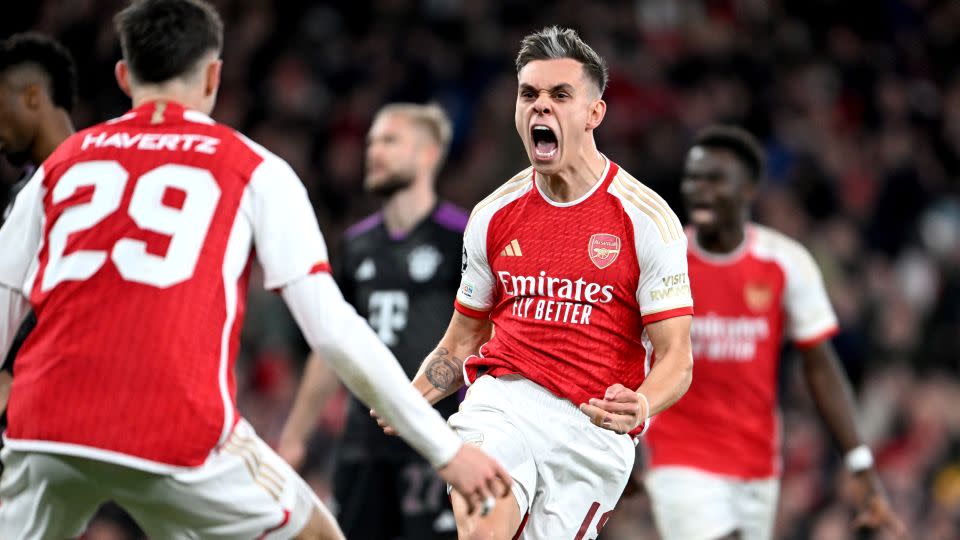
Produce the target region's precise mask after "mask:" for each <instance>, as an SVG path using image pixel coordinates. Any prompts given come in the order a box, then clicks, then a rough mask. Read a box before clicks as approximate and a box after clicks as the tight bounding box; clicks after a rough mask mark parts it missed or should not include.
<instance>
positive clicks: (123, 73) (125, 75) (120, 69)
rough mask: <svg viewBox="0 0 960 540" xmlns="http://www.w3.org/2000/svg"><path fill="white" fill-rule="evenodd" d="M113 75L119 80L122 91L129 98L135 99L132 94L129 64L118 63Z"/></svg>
mask: <svg viewBox="0 0 960 540" xmlns="http://www.w3.org/2000/svg"><path fill="white" fill-rule="evenodd" d="M113 75H114V76H115V77H116V78H117V85H118V86H120V90H123V93H124V94H126V95H127V97H133V95H132V94H131V93H130V68H129V67H127V63H126V62H124V61H123V60H119V61H117V65H116V66H114V68H113Z"/></svg>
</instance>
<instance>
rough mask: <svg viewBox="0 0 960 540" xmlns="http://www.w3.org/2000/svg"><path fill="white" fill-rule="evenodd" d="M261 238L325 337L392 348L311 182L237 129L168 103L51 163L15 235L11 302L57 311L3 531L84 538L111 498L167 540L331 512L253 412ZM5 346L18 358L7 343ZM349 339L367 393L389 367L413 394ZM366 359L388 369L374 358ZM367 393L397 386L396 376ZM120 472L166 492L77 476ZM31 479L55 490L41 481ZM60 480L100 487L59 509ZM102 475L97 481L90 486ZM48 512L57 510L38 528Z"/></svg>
mask: <svg viewBox="0 0 960 540" xmlns="http://www.w3.org/2000/svg"><path fill="white" fill-rule="evenodd" d="M254 245H255V246H256V257H257V259H258V260H259V262H260V264H261V266H262V267H263V269H264V285H265V287H267V288H268V289H282V292H283V295H284V299H285V300H286V301H287V303H288V305H290V307H291V310H292V312H293V313H294V315H295V317H297V320H298V322H300V323H301V326H302V327H303V330H304V333H305V334H306V336H307V338H308V341H309V342H310V343H311V345H312V346H314V347H320V348H322V347H323V346H324V345H325V344H326V343H329V342H334V341H336V338H335V337H332V336H337V335H339V336H341V340H343V339H349V338H352V337H355V338H357V339H355V340H350V341H357V342H361V341H365V340H366V341H370V340H372V341H376V340H375V339H372V337H371V338H370V339H367V337H369V336H372V333H371V332H370V330H369V328H368V327H367V325H366V324H365V322H364V321H363V319H361V318H360V317H359V316H357V315H356V313H355V312H354V311H353V310H352V309H348V308H347V307H346V306H347V305H346V303H345V302H344V301H343V299H342V297H340V295H339V291H338V290H337V289H336V286H335V285H334V284H333V281H332V278H330V276H329V275H328V273H327V271H328V270H329V265H328V264H327V250H326V245H325V243H324V240H323V236H322V235H321V234H320V230H319V228H318V226H317V223H316V218H315V217H314V214H313V209H312V208H311V206H310V203H309V199H308V197H307V195H306V190H305V189H304V187H303V185H302V183H301V182H300V180H299V178H297V176H296V174H295V173H294V172H293V170H292V169H291V168H290V167H289V165H287V164H286V163H285V162H284V161H283V160H281V159H279V158H278V157H276V156H275V155H273V154H271V153H270V152H268V151H267V150H266V149H264V148H262V147H260V146H259V145H257V144H255V143H253V142H252V141H250V140H248V139H246V138H245V137H243V136H242V135H240V134H239V133H237V132H235V131H234V130H232V129H230V128H228V127H226V126H222V125H219V124H216V123H215V122H214V121H213V120H211V119H210V118H209V117H207V116H206V115H203V114H201V113H199V112H197V111H191V110H187V109H184V108H183V107H182V106H180V105H178V104H176V103H173V102H168V101H156V102H150V103H146V104H143V105H141V106H139V107H137V108H136V109H133V110H132V111H130V112H129V113H127V114H126V115H124V116H121V117H119V118H117V119H114V120H111V121H109V122H106V123H104V124H100V125H97V126H94V127H92V128H89V129H87V130H84V131H81V132H80V133H77V134H76V135H74V136H72V137H70V138H69V139H67V140H66V141H65V142H64V143H63V144H62V145H61V146H60V147H59V148H58V149H57V150H56V151H55V152H54V153H53V154H52V155H51V156H50V158H49V159H47V161H46V162H44V164H43V166H42V167H40V168H39V169H38V171H37V173H36V174H35V176H34V177H33V178H32V179H31V180H30V182H29V183H28V185H27V186H26V187H25V188H24V190H23V192H22V193H21V195H20V197H19V198H18V200H17V204H16V205H15V207H14V209H13V212H12V214H11V216H10V219H9V220H8V221H7V223H6V224H5V225H4V227H3V229H0V246H2V249H3V251H4V253H5V255H4V257H3V258H2V260H0V293H2V294H0V299H2V300H3V301H2V302H0V305H5V306H8V307H4V308H3V309H4V310H9V312H10V313H16V312H17V309H18V307H17V301H11V300H10V298H12V296H19V295H22V296H25V297H28V298H29V300H30V303H31V304H32V305H33V309H34V310H35V311H36V313H37V319H38V323H37V327H36V328H35V329H34V331H33V332H32V333H31V334H30V337H29V338H28V339H27V341H26V343H25V344H24V346H23V348H22V349H21V350H20V353H19V356H18V358H17V373H16V376H15V377H14V381H13V388H12V390H11V394H10V401H9V428H8V430H7V432H6V433H5V435H4V438H5V443H6V446H5V448H4V450H3V452H4V454H3V456H2V457H3V459H4V462H5V463H6V464H7V466H8V468H7V471H6V473H5V474H4V476H3V478H2V480H0V498H2V499H3V500H2V504H0V537H3V538H7V537H10V538H13V537H33V535H36V536H37V537H55V538H65V537H73V536H76V535H77V534H79V533H80V532H82V530H83V527H84V525H85V522H86V520H87V519H89V517H90V515H92V513H93V511H95V510H96V508H97V506H99V504H100V503H101V502H103V501H104V500H107V499H114V500H117V502H119V503H120V504H121V506H124V508H126V509H127V510H128V511H130V512H131V514H133V515H134V517H135V518H136V519H137V521H138V522H140V523H141V525H143V526H144V527H145V528H147V529H148V533H150V534H151V536H155V537H164V538H175V537H181V534H184V535H186V536H183V537H196V536H201V537H205V538H207V537H210V538H217V537H224V538H237V537H256V536H258V535H261V534H264V533H269V534H268V536H270V535H273V536H279V537H289V536H292V535H293V534H296V533H297V532H298V531H299V530H300V529H302V527H303V526H304V525H305V523H306V522H307V520H308V519H309V517H310V515H311V512H312V511H313V508H314V506H315V505H316V504H318V503H317V502H316V500H315V497H314V496H313V494H312V491H311V490H310V488H309V487H308V486H307V485H306V484H305V483H304V482H303V481H302V480H301V479H300V478H299V477H298V476H297V475H296V473H295V472H294V471H293V470H292V469H290V468H289V467H288V466H287V465H286V464H285V463H284V462H283V461H282V460H281V459H280V458H279V457H278V456H276V454H275V453H274V452H273V451H272V450H270V448H269V447H268V446H267V445H266V444H264V443H263V442H262V441H261V440H260V439H259V438H258V437H257V436H256V433H254V431H253V429H252V428H251V427H250V426H249V425H248V424H247V423H246V422H245V421H244V420H243V419H241V418H240V416H239V414H238V412H237V409H236V404H235V390H236V385H235V380H234V375H233V362H234V359H235V356H236V352H237V348H238V344H239V332H240V326H241V323H242V321H243V315H244V305H245V294H246V290H247V279H248V276H249V269H250V264H251V262H252V257H253V255H254V251H253V247H254ZM11 320H17V323H18V317H15V316H11V315H8V313H7V311H0V321H2V322H3V323H4V324H3V325H2V326H3V327H8V326H10V325H9V324H8V323H10V322H11ZM15 324H16V323H15ZM324 330H326V331H327V334H324ZM357 332H359V333H360V334H359V335H358V334H357ZM364 332H366V333H367V334H369V336H368V335H367V334H364ZM7 333H8V332H4V335H6V334H7ZM0 346H2V348H3V352H5V349H6V346H7V339H6V338H5V337H4V339H3V340H0ZM347 346H348V345H343V346H342V347H341V348H340V349H337V350H334V351H332V352H331V354H330V356H332V357H333V358H332V359H331V362H333V363H335V367H337V366H338V365H339V366H340V367H341V368H343V367H344V366H347V367H348V368H350V373H348V374H347V375H348V376H347V382H348V385H349V384H350V377H351V376H354V377H357V378H359V379H360V380H363V381H365V380H369V379H374V378H377V377H375V376H374V375H373V372H374V370H375V369H380V370H381V372H382V375H383V376H382V377H379V379H383V383H384V384H386V383H387V382H388V381H387V380H388V379H389V381H390V382H393V381H395V382H396V386H397V387H398V388H404V389H406V388H407V386H408V385H405V384H403V382H404V381H406V380H407V379H406V378H405V377H404V376H403V372H402V370H400V368H399V366H393V365H391V363H390V359H391V358H392V357H391V355H390V354H389V352H388V351H387V350H386V349H385V348H382V349H377V348H376V346H374V348H373V349H371V348H370V346H366V350H361V351H359V352H358V351H349V350H345V348H346V347H347ZM358 346H359V345H358ZM337 352H342V353H344V354H341V355H337V354H336V353H337ZM343 356H347V357H349V358H347V359H346V361H343V362H341V360H343V358H342V357H343ZM362 356H366V357H370V358H371V359H372V358H374V357H375V358H376V362H375V363H376V364H378V366H379V367H374V366H364V365H361V364H362V360H357V358H360V357H362ZM338 362H339V363H338ZM351 362H352V363H351ZM393 364H396V361H395V360H393ZM394 368H395V369H394ZM384 369H386V371H393V373H387V372H386V371H383V370H384ZM341 371H342V370H338V372H341ZM364 371H366V374H365V375H364V374H363V373H362V372H364ZM361 375H363V377H361ZM364 377H365V379H364ZM391 377H392V378H391ZM367 386H373V387H376V388H371V389H370V391H371V392H372V391H374V390H376V391H377V392H381V391H382V393H385V394H387V393H390V390H389V388H380V387H379V386H380V383H379V382H375V383H371V384H368V385H367ZM409 394H410V395H409V398H410V399H409V400H408V401H409V402H410V405H409V407H402V408H404V409H405V410H406V409H409V410H410V411H419V412H418V413H412V414H410V415H407V416H410V418H407V419H405V420H404V421H401V422H400V424H398V425H403V426H404V427H405V429H404V431H406V432H407V433H409V432H410V430H409V429H407V426H409V425H410V424H411V423H417V422H420V423H421V424H422V425H423V426H424V428H423V429H431V430H433V431H435V432H437V435H436V436H433V437H432V440H433V441H434V443H433V444H431V443H424V445H421V446H420V447H419V448H418V449H420V450H424V449H427V450H430V451H428V452H425V453H427V455H428V456H429V457H431V459H432V460H433V461H442V460H444V459H449V457H451V456H452V455H453V454H454V453H455V452H456V450H457V449H458V448H459V445H460V444H461V443H460V441H459V440H458V439H457V437H456V436H455V435H454V434H453V433H452V432H450V431H449V430H447V429H445V428H444V426H443V422H442V419H441V418H440V416H439V415H438V414H436V412H435V411H433V409H432V408H430V407H429V406H428V405H427V404H426V402H425V401H424V400H423V399H422V398H420V396H418V395H416V393H415V392H413V391H412V390H411V391H410V392H409ZM401 399H403V398H401ZM391 405H396V403H393V404H391ZM418 407H419V409H418ZM394 408H395V407H387V406H385V405H384V406H383V407H382V409H386V412H387V413H389V414H391V415H393V413H392V412H391V411H392V409H394ZM419 413H422V414H419ZM418 414H419V416H418ZM430 415H432V416H430ZM434 417H435V418H434ZM391 421H394V420H393V419H391ZM427 426H429V427H427ZM444 432H447V434H444ZM401 433H403V431H401ZM445 435H446V436H447V437H448V438H449V440H448V439H445V438H444V437H445ZM50 456H65V457H63V458H54V457H50ZM67 456H68V457H67ZM70 460H73V461H75V462H76V463H73V462H70V463H67V462H68V461H70ZM105 464H109V465H122V466H123V467H125V468H129V469H125V470H134V471H136V473H131V474H134V475H135V474H141V473H142V474H143V475H146V476H144V478H145V480H144V481H148V480H149V481H150V482H153V483H152V484H150V485H151V486H152V487H150V489H134V488H132V487H131V485H130V484H129V483H127V484H124V485H123V486H122V487H117V486H113V487H117V489H116V490H115V491H111V490H110V489H108V487H109V486H110V482H112V481H113V479H116V480H117V482H127V481H128V480H129V478H128V477H127V476H124V475H123V474H121V473H117V474H116V475H107V477H105V478H102V479H99V480H98V479H97V478H98V474H96V473H94V472H88V474H89V477H84V475H83V474H79V475H74V476H69V475H67V476H68V478H67V479H66V480H65V476H64V474H65V473H64V470H65V469H66V470H67V471H69V470H73V469H76V470H82V471H87V470H88V469H89V470H90V471H94V470H99V469H97V468H98V467H100V468H102V467H103V466H104V465H105ZM31 470H32V471H33V472H30V471H31ZM28 474H29V475H31V476H36V477H37V478H38V480H36V481H34V480H31V482H30V483H28V484H24V483H23V479H25V478H26V477H27V475H28ZM85 474H87V473H85ZM156 475H163V476H162V477H160V478H157V476H156ZM54 477H55V478H57V479H58V482H59V483H58V484H57V486H59V487H58V488H57V489H61V488H62V489H68V488H69V486H68V485H67V484H69V481H70V480H74V481H76V482H77V483H78V485H77V486H76V487H75V488H73V491H76V492H78V493H83V494H84V496H83V497H80V498H77V499H76V500H72V499H71V500H69V501H68V500H66V498H65V499H56V498H55V497H54V498H51V497H53V496H51V495H49V492H51V491H52V490H53V491H56V489H54V488H50V487H49V486H48V487H44V486H45V482H47V481H48V480H49V479H51V478H54ZM18 478H19V480H18ZM45 479H46V480H45ZM91 481H93V483H95V484H97V487H96V488H90V487H89V486H87V487H88V488H89V489H86V490H85V489H83V488H82V485H85V484H84V482H86V483H87V484H89V483H90V482H91ZM25 486H26V490H25ZM68 491H69V489H68ZM150 497H153V499H150ZM163 497H166V499H163ZM68 498H69V497H68ZM38 506H43V507H44V508H45V511H44V512H43V515H44V516H46V517H45V518H43V519H38V520H33V521H30V522H29V523H28V522H26V521H24V520H30V519H31V517H30V516H32V515H33V513H34V512H35V511H36V507H38ZM157 512H159V513H157ZM158 516H159V517H158ZM31 523H32V525H31ZM224 523H229V525H224ZM31 526H32V527H34V529H29V530H27V529H23V527H31ZM178 527H179V529H178Z"/></svg>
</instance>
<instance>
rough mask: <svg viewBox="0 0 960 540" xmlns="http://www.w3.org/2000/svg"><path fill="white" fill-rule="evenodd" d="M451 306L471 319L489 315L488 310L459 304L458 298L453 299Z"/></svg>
mask: <svg viewBox="0 0 960 540" xmlns="http://www.w3.org/2000/svg"><path fill="white" fill-rule="evenodd" d="M453 308H454V309H456V310H457V311H459V312H460V313H463V314H464V315H466V316H467V317H470V318H472V319H486V318H487V317H489V316H490V312H489V311H480V310H476V309H473V308H471V307H467V306H465V305H463V304H461V303H460V301H459V300H454V301H453Z"/></svg>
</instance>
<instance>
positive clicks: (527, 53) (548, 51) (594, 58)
mask: <svg viewBox="0 0 960 540" xmlns="http://www.w3.org/2000/svg"><path fill="white" fill-rule="evenodd" d="M560 58H571V59H573V60H576V61H577V62H580V63H581V64H583V69H584V72H585V73H586V74H587V77H588V78H589V79H590V80H591V81H592V82H593V83H594V84H595V85H596V86H597V89H598V90H599V91H600V95H603V91H604V90H606V89H607V80H608V79H609V77H610V75H609V71H608V70H607V63H606V61H604V59H603V58H602V57H601V56H600V55H599V54H597V51H595V50H593V48H592V47H590V46H589V45H587V44H586V42H584V41H583V40H582V39H580V36H579V35H577V32H576V31H574V30H571V29H570V28H560V27H559V26H548V27H546V28H544V29H543V30H541V31H539V32H534V33H532V34H529V35H527V36H526V37H524V38H523V40H522V41H521V42H520V52H519V53H517V61H516V63H517V74H519V73H520V70H521V69H523V66H525V65H527V64H529V63H530V62H532V61H534V60H558V59H560Z"/></svg>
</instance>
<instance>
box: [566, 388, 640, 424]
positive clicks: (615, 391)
mask: <svg viewBox="0 0 960 540" xmlns="http://www.w3.org/2000/svg"><path fill="white" fill-rule="evenodd" d="M646 407H647V405H646V403H645V401H644V400H643V398H641V397H640V394H638V393H636V392H635V391H633V390H631V389H629V388H627V387H626V386H623V385H622V384H619V383H618V384H615V385H613V386H611V387H610V388H607V392H606V393H605V394H604V395H603V399H596V398H590V402H589V403H581V404H580V412H582V413H583V414H585V415H587V416H589V417H590V420H591V421H592V422H593V423H594V425H596V426H599V427H602V428H604V429H609V430H610V431H615V432H617V433H630V432H631V431H633V430H634V429H636V428H637V427H638V426H639V425H640V424H642V423H643V422H644V421H645V420H646V419H647V416H648V414H647V413H648V411H647V410H646Z"/></svg>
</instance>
